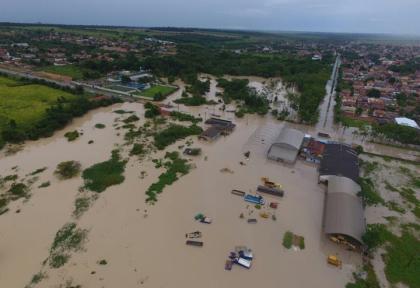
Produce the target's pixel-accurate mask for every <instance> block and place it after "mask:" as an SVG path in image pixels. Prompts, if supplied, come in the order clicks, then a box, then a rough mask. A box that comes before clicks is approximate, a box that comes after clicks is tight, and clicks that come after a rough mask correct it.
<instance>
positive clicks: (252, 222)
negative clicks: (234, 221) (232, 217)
mask: <svg viewBox="0 0 420 288" xmlns="http://www.w3.org/2000/svg"><path fill="white" fill-rule="evenodd" d="M248 223H249V224H255V223H257V219H255V218H250V219H248Z"/></svg>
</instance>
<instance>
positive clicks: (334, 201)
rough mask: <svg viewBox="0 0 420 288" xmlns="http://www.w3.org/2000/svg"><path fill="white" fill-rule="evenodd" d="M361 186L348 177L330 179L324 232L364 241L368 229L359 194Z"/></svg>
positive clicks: (332, 177)
mask: <svg viewBox="0 0 420 288" xmlns="http://www.w3.org/2000/svg"><path fill="white" fill-rule="evenodd" d="M359 191H360V186H359V185H358V184H357V183H355V182H354V181H353V180H351V179H348V178H346V177H338V176H331V177H329V179H328V192H327V196H326V197H327V200H326V203H325V214H324V232H325V233H327V234H341V235H346V236H349V237H351V238H353V239H355V240H357V241H358V242H360V243H362V236H363V234H364V233H365V230H366V222H365V219H364V211H363V204H362V201H361V200H360V199H359V197H358V196H357V193H358V192H359Z"/></svg>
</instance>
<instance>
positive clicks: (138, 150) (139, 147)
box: [130, 143, 145, 155]
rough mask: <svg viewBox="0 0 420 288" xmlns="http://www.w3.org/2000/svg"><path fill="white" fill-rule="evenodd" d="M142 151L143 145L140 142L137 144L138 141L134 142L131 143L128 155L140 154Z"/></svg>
mask: <svg viewBox="0 0 420 288" xmlns="http://www.w3.org/2000/svg"><path fill="white" fill-rule="evenodd" d="M144 152H145V151H144V147H143V145H142V144H139V143H135V144H134V145H133V148H131V151H130V155H141V154H143V153H144Z"/></svg>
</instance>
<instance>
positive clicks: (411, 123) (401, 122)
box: [395, 117, 420, 129]
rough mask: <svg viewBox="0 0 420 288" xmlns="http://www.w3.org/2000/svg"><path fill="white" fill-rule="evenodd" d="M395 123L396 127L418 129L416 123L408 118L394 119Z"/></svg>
mask: <svg viewBox="0 0 420 288" xmlns="http://www.w3.org/2000/svg"><path fill="white" fill-rule="evenodd" d="M395 123H397V124H398V125H402V126H408V127H411V128H416V129H420V127H419V125H418V124H417V123H416V121H414V120H412V119H410V118H406V117H398V118H395Z"/></svg>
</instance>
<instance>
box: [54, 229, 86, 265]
mask: <svg viewBox="0 0 420 288" xmlns="http://www.w3.org/2000/svg"><path fill="white" fill-rule="evenodd" d="M87 232H88V231H87V230H84V229H80V228H77V226H76V223H67V224H65V225H64V226H63V227H62V228H61V229H60V230H58V231H57V233H56V234H55V238H54V241H53V243H52V245H51V249H50V257H49V264H50V267H51V268H59V267H61V266H63V265H64V264H66V263H67V261H68V260H69V258H70V254H69V252H70V251H79V250H80V249H81V248H82V245H83V242H84V240H85V239H86V236H87Z"/></svg>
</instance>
